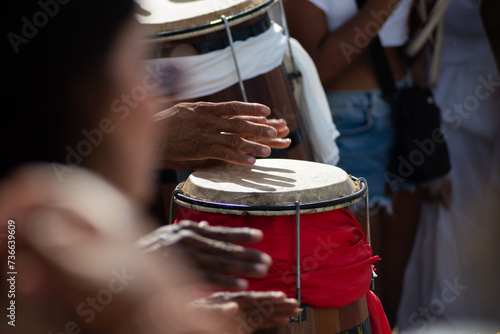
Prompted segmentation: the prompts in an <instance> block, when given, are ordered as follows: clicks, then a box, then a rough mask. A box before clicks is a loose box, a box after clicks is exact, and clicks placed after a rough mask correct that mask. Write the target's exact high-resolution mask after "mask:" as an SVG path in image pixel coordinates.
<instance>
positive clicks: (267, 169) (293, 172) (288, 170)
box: [252, 165, 296, 174]
mask: <svg viewBox="0 0 500 334" xmlns="http://www.w3.org/2000/svg"><path fill="white" fill-rule="evenodd" d="M254 169H256V170H261V171H263V172H278V173H289V174H295V173H296V172H295V171H294V170H291V169H285V168H276V167H266V166H258V165H253V166H252V170H254Z"/></svg>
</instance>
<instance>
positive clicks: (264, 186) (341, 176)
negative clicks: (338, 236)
mask: <svg viewBox="0 0 500 334" xmlns="http://www.w3.org/2000/svg"><path fill="white" fill-rule="evenodd" d="M180 188H181V191H182V194H183V195H185V196H187V197H190V198H194V199H198V200H202V201H208V202H217V203H227V204H233V205H247V206H282V205H294V204H295V202H296V201H299V202H300V204H308V203H317V202H324V201H330V200H332V199H337V198H342V197H345V196H347V195H352V194H354V193H356V192H357V191H358V190H359V189H360V185H359V183H358V182H354V181H353V180H352V179H351V177H350V176H349V175H348V174H347V173H346V172H345V171H343V170H342V169H340V168H338V167H335V166H332V165H327V164H322V163H316V162H310V161H303V160H292V159H258V160H257V162H256V163H255V165H253V166H239V165H234V164H224V165H220V166H214V167H210V168H204V169H201V170H198V171H196V172H194V173H193V174H191V175H190V176H189V178H188V180H187V181H186V182H185V183H183V184H182V185H181V187H180ZM362 197H363V196H359V198H357V199H355V200H353V201H350V202H348V203H344V204H343V205H340V206H336V207H335V208H338V207H344V206H347V205H350V204H352V203H355V202H357V201H359V200H361V198H362ZM176 202H177V203H178V204H180V205H182V206H187V207H191V208H196V209H199V210H201V211H209V212H219V213H224V210H217V211H214V210H207V208H199V207H196V205H186V203H183V202H182V201H180V202H179V201H176ZM335 208H332V207H325V208H319V209H314V210H313V211H311V210H310V212H318V211H326V210H332V209H335ZM302 212H303V211H302ZM292 213H293V212H292ZM292 213H288V214H292ZM231 214H238V213H235V212H231ZM240 214H257V213H240ZM277 214H284V213H283V212H281V213H277Z"/></svg>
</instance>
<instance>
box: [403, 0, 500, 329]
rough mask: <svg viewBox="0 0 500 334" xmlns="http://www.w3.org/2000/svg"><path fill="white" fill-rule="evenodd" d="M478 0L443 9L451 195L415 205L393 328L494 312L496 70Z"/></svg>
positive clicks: (499, 140)
mask: <svg viewBox="0 0 500 334" xmlns="http://www.w3.org/2000/svg"><path fill="white" fill-rule="evenodd" d="M479 6H480V2H479V1H476V0H452V1H451V3H450V6H449V7H448V9H447V12H446V13H445V16H444V24H445V26H444V29H445V30H444V40H443V50H442V56H441V69H440V74H439V77H438V82H437V86H436V90H435V98H436V102H437V104H438V105H439V107H440V108H441V112H442V119H443V124H442V127H443V132H444V135H445V137H446V139H447V143H448V148H449V151H450V161H451V166H452V169H451V171H450V175H449V178H450V180H451V184H452V191H451V203H450V209H449V210H447V209H446V208H445V207H444V206H443V205H439V204H437V203H426V204H425V206H424V208H423V209H422V215H421V218H420V222H419V227H418V232H417V235H416V239H415V244H414V248H413V251H412V255H411V257H410V261H409V263H408V266H407V269H406V272H405V278H404V284H403V294H402V297H401V303H400V307H399V312H398V325H399V332H400V333H409V332H411V331H415V332H417V333H421V332H423V331H424V330H425V329H426V328H427V327H428V326H430V325H432V324H433V323H437V322H439V321H446V322H447V323H451V324H456V325H457V326H460V321H464V320H468V321H483V319H485V318H486V319H488V318H490V317H491V316H492V315H493V316H494V317H495V320H497V321H498V320H500V308H499V307H498V296H499V293H500V289H499V287H498V282H500V275H499V269H500V267H499V261H498V235H499V227H500V224H499V220H500V217H498V216H495V210H498V204H499V193H500V183H499V180H500V179H499V178H498V175H499V171H500V136H499V133H500V112H499V111H500V94H499V92H500V76H499V74H498V71H497V68H496V65H495V61H494V58H493V53H492V51H491V49H490V46H489V43H488V40H487V37H486V33H485V31H484V29H483V26H482V24H481V18H480V16H479ZM464 22H467V24H464ZM497 212H498V211H497ZM450 285H451V286H453V287H452V288H450ZM456 286H459V287H458V288H456ZM425 310H426V312H427V313H426V312H424V311H425ZM490 320H492V319H491V318H490ZM497 328H500V327H497ZM477 332H479V328H478V330H477Z"/></svg>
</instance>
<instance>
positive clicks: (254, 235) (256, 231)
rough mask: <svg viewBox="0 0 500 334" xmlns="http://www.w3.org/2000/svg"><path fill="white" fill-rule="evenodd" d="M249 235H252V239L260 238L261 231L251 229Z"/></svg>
mask: <svg viewBox="0 0 500 334" xmlns="http://www.w3.org/2000/svg"><path fill="white" fill-rule="evenodd" d="M250 234H251V235H252V237H257V238H262V235H263V234H262V231H261V230H257V229H251V230H250Z"/></svg>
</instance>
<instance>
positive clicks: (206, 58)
mask: <svg viewBox="0 0 500 334" xmlns="http://www.w3.org/2000/svg"><path fill="white" fill-rule="evenodd" d="M282 30H283V29H282V28H281V27H280V26H279V25H278V24H276V23H275V24H273V25H272V27H271V28H269V29H268V30H267V31H266V32H264V33H262V34H260V35H258V36H256V37H250V38H248V39H247V40H245V41H235V43H234V47H235V50H236V55H237V60H238V65H239V69H240V73H241V76H242V79H243V80H247V79H251V78H254V77H257V76H259V75H261V74H264V73H267V72H269V71H271V70H272V69H274V68H276V67H278V66H280V65H281V63H282V62H283V55H284V54H285V51H286V49H287V43H286V38H285V36H284V35H283V33H282ZM146 64H147V65H149V66H156V65H160V66H161V65H162V64H169V65H170V64H173V65H174V66H175V67H177V68H178V69H179V70H181V71H182V79H181V81H180V82H179V85H178V87H177V90H178V94H177V95H176V96H175V99H176V100H188V99H193V98H197V97H200V96H206V95H210V94H213V93H216V92H219V91H221V90H223V89H225V88H227V87H230V86H232V85H234V84H235V83H237V82H238V76H237V74H236V71H235V66H234V61H233V55H232V53H231V48H230V47H227V48H225V49H222V50H217V51H214V52H210V53H205V54H201V55H196V56H188V57H177V58H175V57H174V58H158V59H151V60H148V61H147V62H146Z"/></svg>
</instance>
